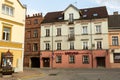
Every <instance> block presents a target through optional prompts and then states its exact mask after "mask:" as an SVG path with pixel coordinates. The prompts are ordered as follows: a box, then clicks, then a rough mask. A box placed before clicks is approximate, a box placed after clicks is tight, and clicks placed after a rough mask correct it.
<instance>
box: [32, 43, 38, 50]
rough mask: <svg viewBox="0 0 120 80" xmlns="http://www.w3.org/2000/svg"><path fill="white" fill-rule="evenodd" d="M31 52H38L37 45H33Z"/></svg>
mask: <svg viewBox="0 0 120 80" xmlns="http://www.w3.org/2000/svg"><path fill="white" fill-rule="evenodd" d="M33 51H38V44H37V43H34V44H33Z"/></svg>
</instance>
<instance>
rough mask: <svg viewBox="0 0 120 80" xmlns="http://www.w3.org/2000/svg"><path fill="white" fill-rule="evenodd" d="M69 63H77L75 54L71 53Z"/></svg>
mask: <svg viewBox="0 0 120 80" xmlns="http://www.w3.org/2000/svg"><path fill="white" fill-rule="evenodd" d="M69 63H75V56H74V55H69Z"/></svg>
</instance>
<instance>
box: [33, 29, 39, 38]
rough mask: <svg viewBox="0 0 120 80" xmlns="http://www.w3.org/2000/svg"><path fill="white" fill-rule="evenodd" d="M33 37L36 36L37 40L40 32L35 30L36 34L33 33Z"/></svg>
mask: <svg viewBox="0 0 120 80" xmlns="http://www.w3.org/2000/svg"><path fill="white" fill-rule="evenodd" d="M33 36H34V37H35V38H37V37H38V30H34V32H33Z"/></svg>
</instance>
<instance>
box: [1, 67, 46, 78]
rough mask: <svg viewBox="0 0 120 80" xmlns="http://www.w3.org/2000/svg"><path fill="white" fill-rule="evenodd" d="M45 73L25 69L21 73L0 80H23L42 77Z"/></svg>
mask: <svg viewBox="0 0 120 80" xmlns="http://www.w3.org/2000/svg"><path fill="white" fill-rule="evenodd" d="M43 76H45V73H43V72H41V71H38V70H37V69H27V68H25V69H24V71H23V72H18V73H13V74H12V76H5V77H0V80H25V79H29V78H34V77H43Z"/></svg>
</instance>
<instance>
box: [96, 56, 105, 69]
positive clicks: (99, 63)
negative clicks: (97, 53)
mask: <svg viewBox="0 0 120 80" xmlns="http://www.w3.org/2000/svg"><path fill="white" fill-rule="evenodd" d="M97 67H98V68H102V67H105V57H97Z"/></svg>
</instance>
